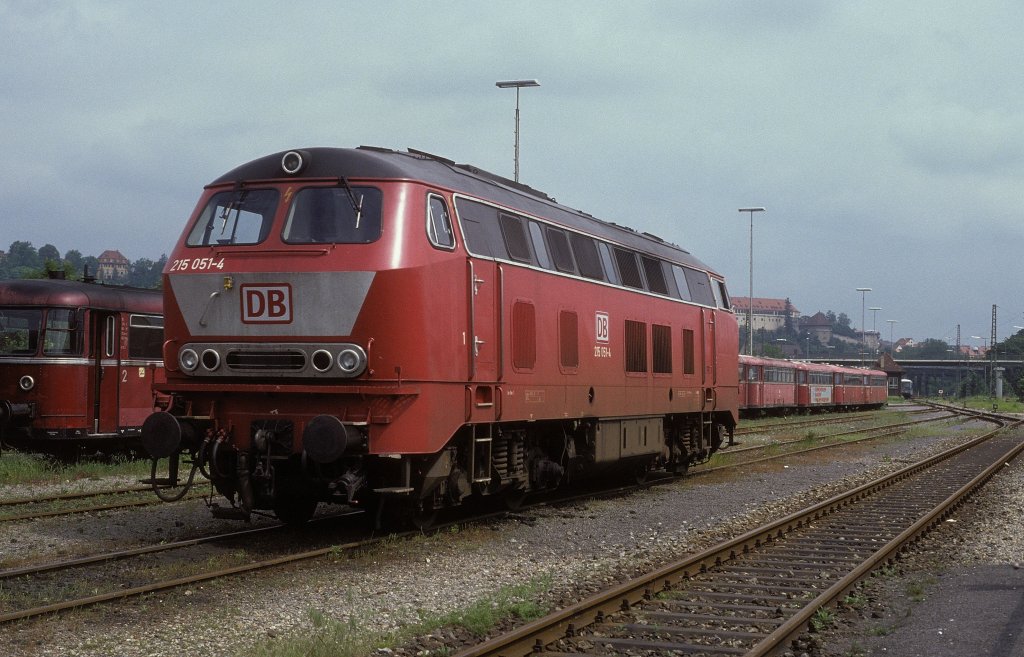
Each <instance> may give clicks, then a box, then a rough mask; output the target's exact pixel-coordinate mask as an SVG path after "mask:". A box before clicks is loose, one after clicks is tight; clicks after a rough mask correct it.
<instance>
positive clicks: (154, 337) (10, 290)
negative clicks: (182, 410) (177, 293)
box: [0, 279, 163, 452]
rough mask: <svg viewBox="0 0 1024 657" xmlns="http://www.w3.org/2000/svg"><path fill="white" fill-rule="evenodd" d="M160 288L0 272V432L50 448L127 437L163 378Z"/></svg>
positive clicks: (101, 444) (105, 445)
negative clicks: (0, 275) (2, 277)
mask: <svg viewBox="0 0 1024 657" xmlns="http://www.w3.org/2000/svg"><path fill="white" fill-rule="evenodd" d="M162 303H163V302H162V296H161V292H160V291H159V290H141V289H136V288H127V287H116V286H107V285H98V284H95V283H87V282H77V281H65V280H50V279H47V280H8V281H0V431H2V433H3V440H4V442H6V443H8V444H13V445H15V446H18V447H25V448H29V449H38V450H41V451H52V452H70V451H71V450H72V449H74V450H79V449H82V448H97V449H109V448H111V447H124V446H127V445H129V443H130V441H131V439H136V440H137V438H138V436H139V433H140V430H141V427H142V423H143V421H144V420H145V419H146V417H148V416H149V414H150V413H152V412H153V410H154V397H153V391H152V385H153V383H154V381H162V380H163V363H162V360H161V347H162V344H163V317H162Z"/></svg>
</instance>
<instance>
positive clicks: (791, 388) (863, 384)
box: [739, 355, 889, 416]
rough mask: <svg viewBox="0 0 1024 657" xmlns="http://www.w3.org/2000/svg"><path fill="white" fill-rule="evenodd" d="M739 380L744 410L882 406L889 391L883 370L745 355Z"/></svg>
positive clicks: (747, 412)
mask: <svg viewBox="0 0 1024 657" xmlns="http://www.w3.org/2000/svg"><path fill="white" fill-rule="evenodd" d="M739 381H740V384H739V385H740V390H739V396H740V401H739V404H740V413H741V414H742V415H744V416H749V415H763V414H766V413H791V412H808V411H836V410H850V409H859V408H879V407H881V406H882V405H883V404H885V401H886V399H887V398H888V394H889V393H888V387H887V376H886V374H885V372H883V371H882V370H870V369H863V368H857V367H844V366H841V365H828V364H824V363H806V362H799V361H791V360H779V359H775V358H760V357H757V356H746V355H741V356H740V357H739Z"/></svg>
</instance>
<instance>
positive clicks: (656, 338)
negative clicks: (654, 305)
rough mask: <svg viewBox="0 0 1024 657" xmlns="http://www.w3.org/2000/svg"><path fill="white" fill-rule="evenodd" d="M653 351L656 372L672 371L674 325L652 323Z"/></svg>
mask: <svg viewBox="0 0 1024 657" xmlns="http://www.w3.org/2000/svg"><path fill="white" fill-rule="evenodd" d="M651 352H652V356H653V360H654V362H653V363H652V371H653V372H654V373H655V374H671V373H672V327H671V326H662V325H661V324H651Z"/></svg>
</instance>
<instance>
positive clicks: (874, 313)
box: [868, 306, 882, 351]
mask: <svg viewBox="0 0 1024 657" xmlns="http://www.w3.org/2000/svg"><path fill="white" fill-rule="evenodd" d="M868 310H870V311H871V333H873V334H874V335H875V337H876V338H877V339H878V342H881V341H882V337H881V336H880V335H878V311H879V310H881V308H879V307H877V306H872V307H871V308H868ZM878 346H879V345H878V344H877V343H876V344H875V347H876V351H877V347H878Z"/></svg>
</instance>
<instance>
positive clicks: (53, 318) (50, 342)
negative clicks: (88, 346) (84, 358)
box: [43, 308, 82, 356]
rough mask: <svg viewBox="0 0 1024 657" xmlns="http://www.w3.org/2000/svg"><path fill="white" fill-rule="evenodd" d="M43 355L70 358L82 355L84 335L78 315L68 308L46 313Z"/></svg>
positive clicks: (51, 310)
mask: <svg viewBox="0 0 1024 657" xmlns="http://www.w3.org/2000/svg"><path fill="white" fill-rule="evenodd" d="M43 353H44V354H48V355H51V356H70V355H74V354H81V353H82V335H81V330H80V328H79V323H78V313H76V312H75V311H74V310H70V309H67V308H51V309H50V310H48V311H47V312H46V332H45V334H44V336H43Z"/></svg>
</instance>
